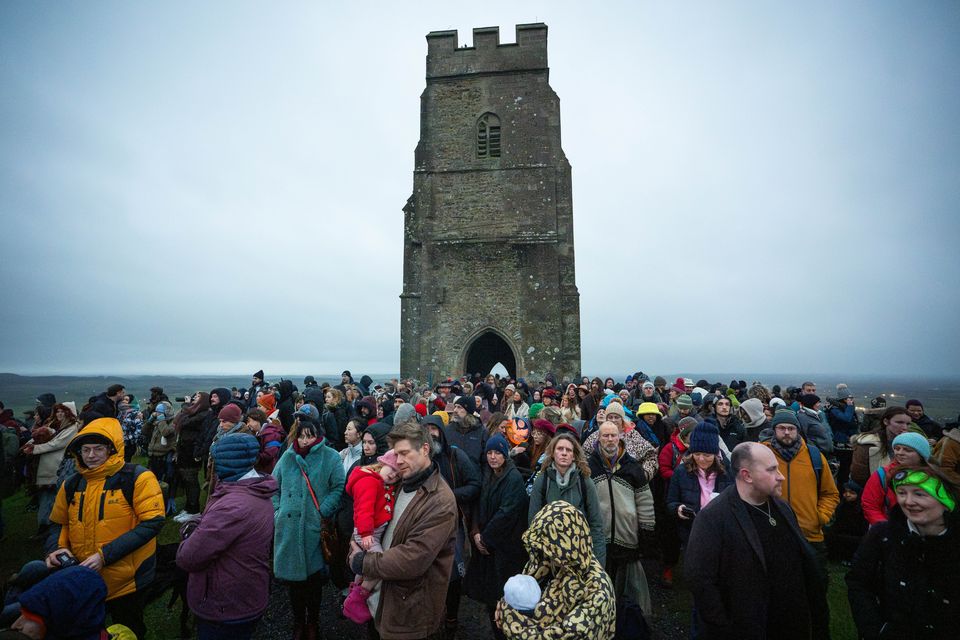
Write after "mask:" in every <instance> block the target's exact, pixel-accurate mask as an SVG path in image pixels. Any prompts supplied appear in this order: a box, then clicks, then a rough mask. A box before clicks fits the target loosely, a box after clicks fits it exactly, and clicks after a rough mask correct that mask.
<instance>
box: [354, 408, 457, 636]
mask: <svg viewBox="0 0 960 640" xmlns="http://www.w3.org/2000/svg"><path fill="white" fill-rule="evenodd" d="M387 439H388V441H389V443H390V446H391V447H393V451H394V452H395V453H396V454H397V467H398V468H399V470H400V476H401V482H402V487H401V490H400V491H399V492H397V496H396V501H395V503H394V509H393V519H392V520H390V524H389V525H387V530H386V531H385V532H384V534H383V541H382V546H383V549H384V550H383V552H382V553H377V552H368V553H364V552H363V551H362V550H360V548H359V547H357V546H356V545H352V548H353V554H352V555H351V556H350V567H351V569H352V570H353V571H354V573H358V574H360V573H362V574H363V576H364V577H365V578H371V579H379V580H382V581H383V582H382V583H381V585H380V588H379V590H377V591H374V592H373V594H372V595H371V596H370V599H369V600H368V601H367V602H368V605H369V606H370V609H371V613H372V614H373V616H374V624H375V625H376V630H377V631H378V632H379V634H380V637H381V638H383V640H419V639H421V638H428V637H430V636H432V635H433V634H434V633H436V632H437V631H438V630H439V628H440V625H441V624H442V622H443V616H444V606H445V600H446V595H447V583H448V582H449V579H450V571H451V570H452V568H453V556H454V541H455V540H454V539H455V535H456V530H457V503H456V499H455V498H454V497H453V492H452V491H451V490H450V487H449V486H448V485H447V483H446V482H444V480H443V478H442V477H441V476H440V470H439V469H438V468H437V466H436V464H434V463H433V461H432V460H431V459H430V450H431V440H430V432H429V431H428V430H427V428H426V427H425V426H424V425H421V424H418V423H417V422H414V421H410V422H404V423H403V424H399V425H396V426H394V428H393V430H392V431H391V432H390V433H389V435H388V436H387Z"/></svg>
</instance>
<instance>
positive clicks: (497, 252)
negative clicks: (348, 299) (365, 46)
mask: <svg viewBox="0 0 960 640" xmlns="http://www.w3.org/2000/svg"><path fill="white" fill-rule="evenodd" d="M546 33H547V30H546V26H545V25H520V26H518V27H517V42H518V44H511V45H498V41H499V32H498V30H496V29H475V30H474V47H470V48H457V37H456V32H435V33H431V34H430V35H428V36H427V42H428V56H427V87H426V90H425V91H424V92H423V95H422V96H421V135H420V142H419V144H418V146H417V151H416V156H415V170H414V191H413V195H412V196H411V198H410V200H409V201H408V203H407V206H406V207H405V208H404V213H405V218H404V226H405V246H404V290H403V294H402V295H401V299H402V308H401V315H402V318H401V362H400V369H401V375H403V376H414V377H418V378H421V379H429V378H430V377H431V376H432V377H433V378H434V379H436V378H438V377H440V376H446V375H456V374H459V373H461V372H462V371H463V367H464V363H465V360H466V354H467V350H468V348H469V346H470V343H471V341H472V340H473V339H474V338H476V337H477V336H478V335H480V334H482V333H483V332H484V330H487V329H492V330H494V331H495V332H496V333H498V334H499V335H500V336H502V337H504V338H506V340H507V342H508V343H509V345H510V347H511V349H512V351H513V352H514V354H515V357H516V363H517V374H518V375H527V376H533V377H539V376H542V375H543V374H544V373H546V372H547V371H553V372H555V373H557V374H563V375H575V374H577V373H579V371H580V310H579V294H578V292H577V288H576V282H575V269H574V250H573V212H572V200H571V186H570V165H569V163H568V162H567V159H566V156H565V155H564V153H563V150H562V148H561V146H560V107H559V99H558V98H557V95H556V93H554V91H553V89H552V88H551V87H550V85H549V82H548V77H549V75H548V74H549V71H548V69H547V56H546ZM485 113H493V114H495V115H496V116H497V117H499V119H500V125H501V147H502V149H501V155H500V157H491V158H478V157H477V146H476V139H477V121H478V118H480V117H481V116H482V115H483V114H485ZM482 373H486V372H482Z"/></svg>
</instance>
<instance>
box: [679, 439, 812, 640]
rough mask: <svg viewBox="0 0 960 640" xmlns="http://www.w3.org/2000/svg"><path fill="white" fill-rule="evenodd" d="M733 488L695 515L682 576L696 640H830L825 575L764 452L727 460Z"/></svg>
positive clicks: (754, 447) (739, 449)
mask: <svg viewBox="0 0 960 640" xmlns="http://www.w3.org/2000/svg"><path fill="white" fill-rule="evenodd" d="M731 464H732V466H733V472H734V474H735V475H736V484H735V485H734V486H731V487H728V488H727V489H725V490H724V491H723V493H721V494H720V495H719V496H718V497H717V498H716V499H714V500H712V501H711V502H710V503H709V504H708V505H706V506H705V507H704V508H703V509H701V511H700V513H699V515H697V518H696V519H695V520H694V523H693V529H692V531H691V533H690V541H689V543H688V545H687V554H686V559H685V560H684V571H685V573H686V578H687V580H686V582H687V584H690V585H691V590H692V591H693V599H694V625H695V626H696V627H697V628H698V629H699V632H700V635H698V636H697V637H702V638H710V639H714V638H731V639H733V638H752V639H755V640H763V639H766V638H778V639H783V640H793V639H797V640H800V639H801V638H802V639H803V640H808V639H809V638H829V637H830V636H829V626H828V625H829V611H828V609H827V599H826V588H827V583H826V576H825V575H824V574H823V573H822V572H821V570H820V567H819V564H818V563H817V561H816V558H815V555H814V552H813V549H812V548H811V547H810V545H809V544H808V543H807V541H806V540H805V539H804V537H803V534H802V533H801V532H800V527H799V526H798V525H797V519H796V517H795V516H794V515H793V512H792V511H791V510H790V507H789V506H788V505H787V503H785V502H784V501H783V500H781V499H780V488H781V485H782V483H783V475H782V474H781V473H780V468H779V466H778V464H777V458H776V456H774V455H773V452H772V451H770V449H768V448H767V447H764V446H763V445H760V444H757V443H755V442H744V443H742V444H739V445H737V446H736V448H734V450H733V453H732V455H731Z"/></svg>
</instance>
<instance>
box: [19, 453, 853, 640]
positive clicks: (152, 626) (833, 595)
mask: <svg viewBox="0 0 960 640" xmlns="http://www.w3.org/2000/svg"><path fill="white" fill-rule="evenodd" d="M134 461H135V462H137V463H139V464H142V465H146V459H145V458H134ZM202 475H203V474H202V473H201V486H203V480H202ZM28 501H29V499H28V498H27V496H26V493H25V492H24V491H22V490H21V491H20V492H18V493H17V494H16V495H15V496H13V497H12V498H8V499H6V500H4V501H3V517H4V521H5V523H6V535H5V540H4V541H3V544H2V548H3V553H2V554H0V576H2V577H3V579H6V578H7V577H8V576H9V575H10V574H11V573H13V572H15V571H17V570H18V569H19V568H20V567H21V566H22V565H23V563H24V562H26V561H27V560H33V559H39V558H41V554H42V549H41V543H40V541H33V540H29V537H30V536H31V535H33V534H34V533H35V532H36V530H37V514H36V512H27V511H25V508H26V506H27V502H28ZM184 501H185V499H184V497H183V496H179V497H178V498H177V500H176V502H177V509H178V510H179V509H181V508H182V507H183V504H184ZM205 501H206V492H205V491H204V493H203V494H202V495H201V498H200V502H201V504H203V503H204V502H205ZM179 539H180V532H179V525H178V524H177V523H176V522H174V521H173V520H167V522H166V524H165V525H164V527H163V530H162V531H161V532H160V536H159V537H158V539H157V540H158V543H159V544H166V543H170V542H177V541H179ZM846 572H847V569H846V568H845V567H843V566H841V565H839V564H834V563H831V564H830V585H829V590H828V592H827V602H828V603H829V605H830V631H831V635H832V637H833V639H834V640H855V639H856V637H857V631H856V627H855V626H854V624H853V618H852V616H851V614H850V606H849V604H848V603H847V586H846V583H845V582H844V580H843V577H844V575H845V574H846ZM675 575H677V576H678V577H679V576H682V575H683V572H682V569H681V567H679V566H678V567H677V572H676V574H675ZM647 579H648V580H655V579H656V576H655V574H653V573H648V575H647ZM168 599H169V595H168V594H167V595H165V596H164V597H163V598H161V599H160V600H158V601H156V602H154V603H152V604H151V605H149V606H148V607H147V609H146V611H145V612H144V619H145V620H146V623H147V629H148V631H147V638H145V639H144V638H141V640H170V639H171V638H177V637H178V634H179V630H180V603H179V602H178V603H177V604H176V605H175V606H174V608H173V610H171V611H168V610H167V608H166V604H167V600H168ZM669 605H670V608H671V609H672V610H673V611H674V612H675V614H676V615H677V616H678V619H679V620H682V621H689V618H690V608H691V606H692V600H691V598H690V592H689V591H688V590H687V589H685V588H683V587H682V585H680V584H678V588H676V589H675V590H674V591H673V592H672V597H671V599H670V602H669Z"/></svg>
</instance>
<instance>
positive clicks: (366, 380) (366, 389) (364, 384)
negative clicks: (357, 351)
mask: <svg viewBox="0 0 960 640" xmlns="http://www.w3.org/2000/svg"><path fill="white" fill-rule="evenodd" d="M372 384H373V378H371V377H370V376H368V375H363V376H360V385H359V386H360V388H361V390H362V391H363V395H367V394H368V393H370V385H372Z"/></svg>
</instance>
